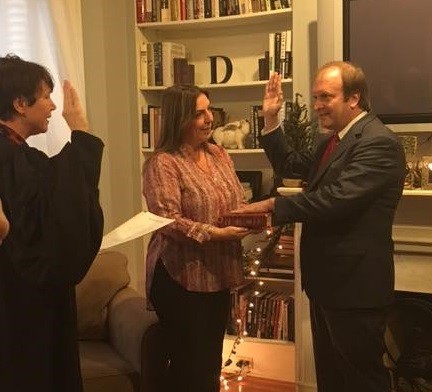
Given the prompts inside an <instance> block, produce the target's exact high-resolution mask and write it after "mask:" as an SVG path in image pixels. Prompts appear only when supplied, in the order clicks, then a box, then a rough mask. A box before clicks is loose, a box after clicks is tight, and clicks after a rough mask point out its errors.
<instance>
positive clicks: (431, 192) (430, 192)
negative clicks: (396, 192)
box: [403, 189, 432, 196]
mask: <svg viewBox="0 0 432 392" xmlns="http://www.w3.org/2000/svg"><path fill="white" fill-rule="evenodd" d="M403 195H404V196H432V189H404V190H403Z"/></svg>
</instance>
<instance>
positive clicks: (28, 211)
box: [0, 131, 103, 392]
mask: <svg viewBox="0 0 432 392" xmlns="http://www.w3.org/2000/svg"><path fill="white" fill-rule="evenodd" d="M102 149H103V143H102V142H101V140H100V139H98V138H96V137H94V136H92V135H89V134H88V133H85V132H80V131H73V132H72V140H71V143H68V144H67V145H66V146H65V147H64V148H63V149H62V151H61V152H60V153H59V154H58V155H56V156H55V157H52V158H48V157H47V156H46V155H45V154H43V153H41V152H40V151H38V150H36V149H34V148H30V147H29V146H28V145H27V144H25V143H24V144H22V145H17V144H14V143H12V142H11V141H10V140H9V139H8V138H7V137H6V136H4V135H3V134H2V133H0V197H1V199H2V201H3V209H4V210H5V214H6V216H7V218H8V219H9V222H10V233H9V235H8V237H7V238H6V239H5V241H4V242H3V244H2V245H0V391H5V392H24V391H41V392H42V391H43V392H51V391H53V392H54V391H55V392H57V391H71V392H72V391H73V392H76V391H82V381H81V373H80V368H79V356H78V341H77V321H76V303H75V287H74V286H75V285H76V284H77V283H78V282H79V281H80V280H81V279H82V278H83V277H84V275H85V274H86V272H87V270H88V268H89V267H90V265H91V263H92V261H93V259H94V257H95V255H96V254H97V252H98V250H99V247H100V243H101V239H102V232H103V215H102V210H101V207H100V205H99V191H98V182H99V175H100V167H101V158H102Z"/></svg>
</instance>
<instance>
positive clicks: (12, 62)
mask: <svg viewBox="0 0 432 392" xmlns="http://www.w3.org/2000/svg"><path fill="white" fill-rule="evenodd" d="M42 82H45V83H46V84H47V86H48V87H49V88H50V89H51V91H52V90H53V88H54V81H53V78H52V76H51V74H50V73H49V71H48V70H47V69H46V68H45V67H43V66H42V65H39V64H37V63H33V62H31V61H25V60H23V59H21V58H20V57H18V56H15V55H13V54H8V55H6V56H5V57H0V119H1V120H3V121H7V120H11V119H12V118H13V117H14V116H15V115H16V111H15V109H14V105H13V104H14V101H15V100H16V99H17V98H21V99H24V100H25V101H26V102H27V104H28V105H29V106H32V105H33V104H34V103H35V102H36V98H37V93H38V92H39V89H40V88H41V83H42Z"/></svg>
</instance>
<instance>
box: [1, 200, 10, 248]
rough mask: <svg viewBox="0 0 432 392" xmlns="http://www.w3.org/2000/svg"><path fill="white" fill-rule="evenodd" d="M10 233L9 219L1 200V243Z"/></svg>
mask: <svg viewBox="0 0 432 392" xmlns="http://www.w3.org/2000/svg"><path fill="white" fill-rule="evenodd" d="M8 233H9V221H8V220H7V218H6V215H5V214H4V212H3V205H2V202H1V200H0V244H1V243H2V242H3V240H4V239H5V238H6V236H7V235H8Z"/></svg>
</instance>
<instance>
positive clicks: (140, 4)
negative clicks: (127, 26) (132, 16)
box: [135, 0, 145, 23]
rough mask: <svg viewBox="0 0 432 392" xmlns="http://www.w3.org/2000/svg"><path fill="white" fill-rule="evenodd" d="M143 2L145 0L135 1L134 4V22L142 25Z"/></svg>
mask: <svg viewBox="0 0 432 392" xmlns="http://www.w3.org/2000/svg"><path fill="white" fill-rule="evenodd" d="M144 1H145V0H135V4H136V20H137V23H144V21H145V20H144V19H145V17H144V15H145V10H144Z"/></svg>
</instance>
